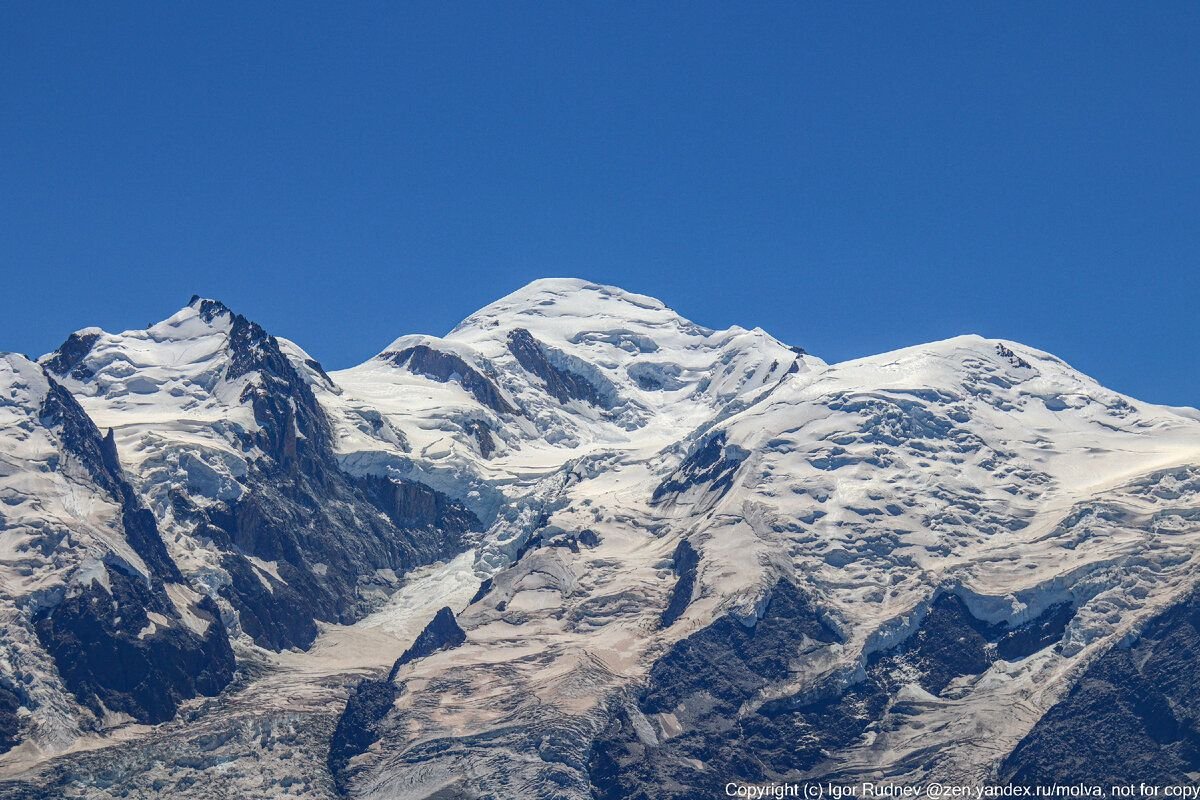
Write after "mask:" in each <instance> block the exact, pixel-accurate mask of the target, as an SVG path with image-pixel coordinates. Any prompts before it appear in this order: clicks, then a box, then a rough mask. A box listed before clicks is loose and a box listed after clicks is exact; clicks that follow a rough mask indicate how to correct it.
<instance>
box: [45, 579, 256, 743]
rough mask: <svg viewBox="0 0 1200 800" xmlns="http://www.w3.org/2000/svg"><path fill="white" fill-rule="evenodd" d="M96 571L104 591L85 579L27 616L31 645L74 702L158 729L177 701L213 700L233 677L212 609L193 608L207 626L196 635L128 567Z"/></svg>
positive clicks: (207, 603)
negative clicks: (50, 662) (35, 642)
mask: <svg viewBox="0 0 1200 800" xmlns="http://www.w3.org/2000/svg"><path fill="white" fill-rule="evenodd" d="M103 566H104V568H105V570H106V582H107V583H108V587H107V588H106V587H105V586H104V585H102V583H101V582H100V581H99V580H98V579H97V580H92V581H90V582H89V583H88V584H87V585H85V586H82V587H75V589H74V591H73V592H71V593H69V594H68V595H67V596H66V597H65V598H63V600H62V601H61V602H59V603H57V604H56V605H53V606H51V607H49V608H46V609H43V610H41V611H40V612H38V614H36V615H35V617H34V630H35V631H36V633H37V636H38V639H39V640H40V641H41V643H42V646H43V647H45V648H46V651H47V652H49V653H50V655H51V656H52V658H53V659H54V663H55V666H56V667H57V669H58V672H59V675H61V676H62V680H63V683H64V684H65V685H66V686H67V688H68V689H69V690H70V691H71V692H72V694H74V695H75V697H76V698H78V700H79V702H80V703H82V704H83V705H85V706H87V707H88V708H90V709H91V710H92V711H93V712H94V713H95V714H96V715H97V716H102V715H103V714H104V713H105V711H106V710H107V711H117V712H123V713H126V714H129V715H130V716H131V717H133V718H134V719H136V720H138V721H139V722H147V723H158V722H165V721H166V720H169V719H171V718H172V717H174V716H175V712H176V710H177V709H178V707H179V704H180V702H182V701H183V700H186V699H189V698H192V697H196V696H197V695H209V696H212V695H216V694H218V693H219V692H220V691H221V690H222V689H223V688H224V687H225V686H226V685H227V684H228V683H229V681H230V680H231V679H232V678H233V671H234V658H233V651H232V650H231V649H230V646H229V640H228V637H227V636H226V633H225V628H224V626H223V625H222V624H221V618H220V613H219V612H218V610H217V607H216V604H215V603H213V601H212V600H211V599H209V598H207V597H206V598H204V599H202V600H201V601H200V603H199V604H198V605H197V607H196V608H194V609H193V612H194V613H195V614H197V616H200V617H201V618H204V619H205V621H206V622H207V624H208V627H207V629H206V630H205V633H204V635H203V636H200V635H197V634H196V633H195V632H193V631H192V630H190V629H189V628H187V627H186V626H185V625H184V624H183V622H182V620H181V619H180V617H179V614H178V612H176V610H175V607H174V606H173V605H172V604H171V602H170V601H169V600H168V599H167V598H166V596H165V595H164V594H163V593H162V591H161V590H156V589H155V587H153V586H152V585H150V584H149V583H148V582H147V580H146V578H145V577H144V576H142V575H141V574H140V573H138V572H137V571H136V570H133V568H132V567H129V566H128V565H126V564H123V563H121V562H120V561H118V560H116V559H109V560H108V561H107V562H106V563H105V564H104V565H103ZM150 614H155V615H157V616H158V618H159V619H160V620H166V622H167V623H168V624H167V625H166V626H161V625H160V624H159V623H156V622H154V621H152V619H151V617H150Z"/></svg>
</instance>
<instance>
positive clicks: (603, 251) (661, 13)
mask: <svg viewBox="0 0 1200 800" xmlns="http://www.w3.org/2000/svg"><path fill="white" fill-rule="evenodd" d="M1198 212H1200V4H1196V3H1169V2H1156V3H1135V2H1123V3H1117V4H1109V3H1102V2H1089V3H1086V4H1083V3H1044V2H1036V3H1029V4H1024V3H964V2H951V3H945V4H940V3H927V2H921V3H909V2H880V3H810V2H804V3H780V4H773V3H742V2H729V3H725V4H710V3H706V2H680V3H662V2H636V3H632V2H631V3H612V2H580V3H574V2H572V3H538V4H528V5H526V4H515V5H514V4H512V3H508V2H503V3H483V2H473V3H458V2H450V3H442V2H436V3H428V4H420V5H418V4H413V3H353V4H344V3H320V4H317V3H303V2H288V3H269V4H268V3H233V4H229V5H222V4H217V3H192V2H178V3H160V2H153V3H145V4H141V3H132V2H118V3H56V2H37V3H24V2H7V3H3V4H0V277H2V279H3V281H2V283H0V350H17V351H21V352H28V353H30V354H32V355H37V354H40V353H42V352H45V351H47V350H50V349H53V348H54V347H55V346H57V345H58V343H60V342H61V340H62V339H63V338H65V336H66V334H67V333H68V332H70V331H71V330H74V329H77V328H80V327H84V326H87V325H100V326H102V327H105V328H107V329H110V330H121V329H126V328H131V327H142V326H144V325H146V324H147V323H149V322H151V321H156V320H158V319H161V318H163V317H166V316H168V315H169V314H171V313H172V312H173V311H175V310H176V309H178V308H179V307H181V306H182V305H183V304H184V303H185V302H186V301H187V299H188V297H189V296H190V295H191V294H192V293H193V292H195V293H199V294H203V295H207V296H213V297H217V298H220V299H222V300H224V301H225V302H226V303H227V304H228V305H230V306H232V307H233V308H234V309H235V310H238V311H240V312H242V313H244V314H246V315H247V316H249V317H251V318H253V319H256V320H258V321H259V322H261V323H263V324H264V325H265V326H266V327H267V328H268V329H269V330H271V331H272V332H273V333H277V334H279V335H283V336H287V337H289V338H292V339H295V340H296V341H298V342H299V343H300V344H301V345H302V346H304V347H305V348H306V349H308V350H309V351H310V352H311V353H313V355H314V356H316V357H317V358H319V359H321V360H322V361H323V362H324V363H325V364H326V366H327V367H330V368H337V367H343V366H348V365H351V364H353V363H357V362H359V361H362V360H363V359H365V358H367V357H369V356H371V355H373V354H374V353H375V352H377V351H379V350H380V349H381V348H383V347H384V346H385V345H386V344H387V343H388V342H390V341H391V340H392V339H393V338H395V337H396V336H398V335H400V334H402V333H410V332H425V333H444V332H446V331H447V330H448V329H449V328H451V327H452V326H453V325H454V324H455V323H456V322H457V321H458V320H459V319H461V318H462V317H464V316H466V315H467V314H469V313H470V312H471V311H473V310H474V309H476V308H477V307H479V306H481V305H484V304H485V303H487V302H488V301H490V300H492V299H495V298H497V297H499V296H501V295H503V294H505V293H507V292H509V291H511V290H513V289H515V288H517V287H518V286H520V285H522V284H524V283H526V282H527V281H529V280H531V279H533V278H536V277H542V276H579V277H585V278H588V279H590V280H594V281H600V282H605V283H614V284H618V285H620V286H623V287H624V288H627V289H630V290H632V291H638V292H643V293H646V294H652V295H656V296H658V297H660V298H662V299H663V300H664V301H666V302H667V303H668V304H670V305H671V306H673V307H675V308H676V309H677V310H678V311H680V312H681V313H682V314H684V315H685V316H688V317H690V318H692V319H694V320H696V321H698V322H701V323H703V324H707V325H710V326H720V327H724V326H726V325H730V324H733V323H738V324H741V325H745V326H747V327H751V326H754V325H759V326H761V327H763V328H765V329H767V330H768V331H770V332H771V333H773V334H775V335H776V336H778V337H779V338H781V339H784V340H786V341H788V342H789V343H792V344H798V345H801V346H803V347H805V348H807V349H808V350H810V351H812V352H813V353H816V354H818V355H820V356H822V357H824V358H826V359H827V360H833V361H836V360H842V359H845V358H852V357H856V356H860V355H866V354H869V353H874V352H879V351H883V350H888V349H892V348H895V347H900V346H904V345H909V344H914V343H917V342H921V341H927V340H932V339H940V338H945V337H948V336H952V335H955V334H958V333H965V332H978V333H982V334H984V335H986V336H997V337H1004V338H1009V339H1015V340H1018V341H1022V342H1025V343H1028V344H1031V345H1034V346H1036V347H1040V348H1042V349H1045V350H1050V351H1052V352H1054V353H1056V354H1058V355H1059V356H1061V357H1063V358H1065V359H1066V360H1068V361H1070V362H1071V363H1073V364H1074V365H1075V366H1077V367H1079V368H1080V369H1083V370H1084V371H1086V372H1088V373H1090V374H1092V375H1094V376H1095V377H1097V378H1098V379H1099V380H1101V381H1102V382H1104V383H1106V384H1107V385H1109V386H1111V387H1113V388H1116V389H1119V390H1121V391H1124V392H1127V393H1130V394H1133V395H1134V396H1137V397H1141V398H1143V399H1147V400H1153V401H1157V402H1164V403H1172V404H1189V405H1196V404H1200V355H1198V354H1200V312H1198V308H1197V306H1198V303H1200V274H1198V272H1200V269H1198V268H1200V213H1198Z"/></svg>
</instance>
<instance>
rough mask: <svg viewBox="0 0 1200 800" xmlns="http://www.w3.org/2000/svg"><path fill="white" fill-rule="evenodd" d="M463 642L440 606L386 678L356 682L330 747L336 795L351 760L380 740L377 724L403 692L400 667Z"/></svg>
mask: <svg viewBox="0 0 1200 800" xmlns="http://www.w3.org/2000/svg"><path fill="white" fill-rule="evenodd" d="M466 639H467V635H466V633H465V632H464V631H463V629H462V628H460V627H459V626H458V623H457V622H455V620H454V612H453V611H451V610H450V609H449V608H446V607H443V608H441V609H440V610H439V611H438V612H437V614H436V615H434V618H433V619H432V620H430V621H429V624H428V625H426V626H425V629H424V630H423V631H421V634H420V635H419V636H418V637H417V638H416V641H414V642H413V643H412V645H411V646H410V647H409V648H408V649H407V650H405V651H404V654H403V655H401V656H400V658H398V659H396V663H395V664H394V665H392V670H391V672H390V673H389V674H388V676H387V678H386V679H384V680H374V679H369V678H368V679H366V680H363V681H360V682H359V683H358V685H357V686H356V687H355V688H354V690H353V691H352V692H351V694H350V698H349V699H348V700H347V702H346V708H345V710H344V711H343V712H342V716H341V718H340V719H339V720H338V724H337V729H336V730H335V731H334V734H333V739H332V741H331V742H330V746H329V772H330V774H332V775H333V779H334V784H335V786H336V787H337V789H338V791H339V792H344V791H345V790H346V788H347V787H348V785H349V779H350V773H349V765H350V761H351V759H353V758H354V757H355V756H358V755H361V754H363V753H365V752H366V751H367V748H369V747H370V746H371V745H372V744H374V743H375V742H376V741H377V740H378V739H379V736H380V730H379V723H380V722H381V721H382V720H383V718H384V717H385V716H386V715H387V713H388V711H390V710H391V708H392V704H393V703H395V702H396V698H397V697H398V696H399V695H400V692H401V691H402V687H401V686H399V685H398V684H397V683H396V675H397V673H398V672H399V671H400V669H401V667H403V666H404V665H405V664H409V663H412V662H413V661H416V660H417V659H419V658H425V657H426V656H429V655H432V654H433V653H436V652H438V651H439V650H452V649H454V648H455V647H458V646H459V645H461V644H462V643H463V642H465V641H466Z"/></svg>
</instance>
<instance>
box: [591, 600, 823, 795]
mask: <svg viewBox="0 0 1200 800" xmlns="http://www.w3.org/2000/svg"><path fill="white" fill-rule="evenodd" d="M837 638H838V637H837V634H836V633H835V632H834V631H833V630H831V629H830V628H829V627H828V626H827V625H825V624H824V623H823V622H821V620H820V619H819V618H818V616H817V611H816V609H815V608H813V606H812V605H811V603H810V601H809V599H808V598H806V597H805V596H804V595H803V594H802V593H801V592H800V591H799V590H798V589H796V587H795V586H793V585H792V584H791V583H788V582H787V581H781V582H780V583H779V584H778V585H777V586H776V587H775V589H774V591H773V592H772V593H771V596H770V600H769V601H768V603H767V606H766V609H765V611H764V612H763V615H762V618H761V619H758V620H755V621H753V624H751V625H746V624H744V623H743V622H742V621H741V620H739V619H735V618H733V617H728V616H727V617H723V618H721V619H719V620H717V621H716V622H714V623H713V624H712V625H710V626H708V627H707V628H704V629H703V630H701V631H699V632H697V633H694V634H692V635H691V636H689V637H688V638H686V639H684V640H683V641H681V642H679V643H678V644H676V645H675V646H674V647H673V648H672V649H671V650H670V651H669V652H668V653H667V654H666V655H665V656H664V657H663V658H662V659H660V660H659V661H658V662H656V663H655V665H654V667H653V668H652V669H651V671H650V677H649V681H648V683H647V685H646V687H645V688H644V689H643V690H642V691H641V692H640V693H639V694H638V696H637V698H636V700H635V701H634V702H632V703H629V704H625V705H622V706H620V707H618V709H617V711H616V713H615V715H614V718H613V721H612V723H611V724H610V726H609V728H608V729H607V730H606V731H605V732H604V733H603V734H602V735H601V736H600V737H599V738H598V739H597V741H596V743H595V745H594V746H593V749H592V755H591V758H590V762H589V774H590V780H591V782H592V785H593V786H594V787H595V791H596V794H597V796H598V797H601V798H605V799H606V800H607V799H608V798H612V800H616V799H617V798H630V797H653V796H655V795H656V794H658V793H659V792H665V793H666V794H665V796H667V797H679V798H684V797H694V796H697V795H698V794H699V793H707V792H711V791H714V790H715V788H716V787H717V785H718V784H724V783H725V782H726V781H729V780H736V779H737V777H738V776H739V775H742V774H743V773H745V772H747V770H746V769H745V768H744V767H742V762H743V761H745V760H747V759H751V758H753V756H752V755H750V754H742V753H739V748H740V747H742V746H744V744H745V743H743V742H741V741H739V737H738V734H737V733H736V729H735V728H731V722H732V721H734V720H736V719H737V717H738V712H739V710H740V709H741V707H742V705H743V704H744V703H746V702H747V701H750V700H752V699H754V698H755V697H756V696H757V693H758V692H759V691H760V690H762V689H763V688H764V687H767V686H769V685H770V684H771V683H773V682H778V681H782V680H783V679H785V678H786V677H787V676H788V674H789V671H790V669H791V667H792V666H793V664H794V662H795V661H796V660H797V659H799V658H801V657H802V656H803V655H804V654H805V651H806V650H807V651H811V650H813V649H819V648H822V647H825V646H827V645H828V644H830V643H832V642H835V641H837ZM651 719H656V720H659V721H660V724H661V727H659V728H658V729H657V730H656V727H655V723H653V722H651V721H650V720H651ZM664 720H668V721H665V722H661V721H664ZM733 724H736V723H733ZM664 729H665V730H664Z"/></svg>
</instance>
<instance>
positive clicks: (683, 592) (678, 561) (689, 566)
mask: <svg viewBox="0 0 1200 800" xmlns="http://www.w3.org/2000/svg"><path fill="white" fill-rule="evenodd" d="M671 562H672V564H673V566H674V568H675V575H676V576H677V580H676V582H675V588H674V589H673V590H672V591H671V602H670V603H669V604H668V605H667V608H666V610H665V611H663V613H662V626H663V627H664V628H666V627H668V626H669V625H671V624H672V623H673V622H675V620H677V619H679V615H680V614H682V613H683V611H684V609H686V608H687V607H688V603H690V602H692V591H693V590H694V589H695V587H696V567H698V566H699V565H700V554H699V553H697V552H696V549H695V548H694V547H692V544H691V542H689V541H688V540H687V539H684V540H683V541H681V542H680V543H679V546H678V547H676V548H675V554H674V555H673V556H672V557H671Z"/></svg>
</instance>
